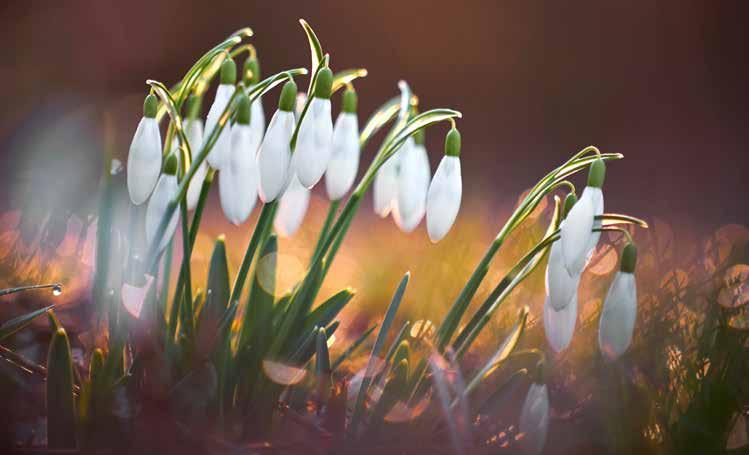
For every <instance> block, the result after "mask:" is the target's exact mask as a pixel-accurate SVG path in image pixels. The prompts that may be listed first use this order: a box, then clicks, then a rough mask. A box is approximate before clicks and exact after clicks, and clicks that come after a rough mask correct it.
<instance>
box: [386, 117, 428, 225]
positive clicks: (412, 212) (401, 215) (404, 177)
mask: <svg viewBox="0 0 749 455" xmlns="http://www.w3.org/2000/svg"><path fill="white" fill-rule="evenodd" d="M406 145H407V147H406V146H404V148H405V150H404V151H403V153H402V154H401V160H400V169H399V172H398V195H397V201H398V203H397V204H396V207H395V210H394V211H393V219H394V220H395V223H396V224H397V225H398V227H399V228H400V229H401V230H402V231H404V232H411V231H413V230H414V229H416V226H418V225H419V223H420V222H421V219H422V218H424V214H425V213H426V204H427V193H428V192H429V183H430V179H431V169H430V168H429V156H428V154H427V150H426V147H425V146H424V130H419V131H417V132H416V133H414V135H413V136H412V137H410V138H408V139H407V140H406Z"/></svg>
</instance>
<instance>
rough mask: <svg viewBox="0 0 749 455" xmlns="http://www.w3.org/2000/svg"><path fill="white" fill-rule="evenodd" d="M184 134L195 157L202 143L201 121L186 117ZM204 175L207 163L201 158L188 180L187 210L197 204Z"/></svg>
mask: <svg viewBox="0 0 749 455" xmlns="http://www.w3.org/2000/svg"><path fill="white" fill-rule="evenodd" d="M185 136H187V142H188V143H189V144H190V152H191V153H192V159H195V157H196V156H197V155H198V153H200V147H201V146H202V144H203V121H202V120H201V119H199V118H194V119H187V120H186V121H185ZM206 175H208V163H207V162H206V161H205V160H203V162H202V163H200V166H199V167H198V170H197V171H195V175H193V177H192V180H190V185H188V186H187V210H195V207H197V206H198V199H200V190H201V189H202V187H203V181H205V177H206Z"/></svg>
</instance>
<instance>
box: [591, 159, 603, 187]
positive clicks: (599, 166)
mask: <svg viewBox="0 0 749 455" xmlns="http://www.w3.org/2000/svg"><path fill="white" fill-rule="evenodd" d="M605 180H606V164H605V163H604V162H603V160H602V159H600V158H598V159H597V160H595V161H593V164H591V165H590V171H589V172H588V186H591V187H594V188H601V187H602V186H603V182H604V181H605Z"/></svg>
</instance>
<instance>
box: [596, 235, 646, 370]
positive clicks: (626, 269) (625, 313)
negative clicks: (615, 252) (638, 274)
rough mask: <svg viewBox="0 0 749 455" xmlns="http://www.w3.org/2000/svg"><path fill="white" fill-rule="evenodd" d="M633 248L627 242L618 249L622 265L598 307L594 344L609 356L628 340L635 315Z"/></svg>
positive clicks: (616, 354)
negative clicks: (596, 333)
mask: <svg viewBox="0 0 749 455" xmlns="http://www.w3.org/2000/svg"><path fill="white" fill-rule="evenodd" d="M636 254H637V253H636V250H635V249H634V246H633V245H631V244H629V245H627V246H626V247H625V248H624V251H622V265H621V270H619V271H618V272H617V273H616V275H615V276H614V281H613V282H612V283H611V287H610V288H609V291H608V294H606V299H605V300H604V302H603V309H602V310H601V320H600V322H599V325H598V346H599V347H600V349H601V353H602V354H603V355H604V356H605V357H606V358H607V359H609V360H615V359H617V358H618V357H619V356H621V355H622V354H623V353H624V352H625V351H626V350H627V348H628V347H629V344H630V343H631V342H632V332H633V331H634V328H635V320H636V318H637V285H636V282H635V275H634V264H635V262H636Z"/></svg>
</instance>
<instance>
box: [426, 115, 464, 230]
mask: <svg viewBox="0 0 749 455" xmlns="http://www.w3.org/2000/svg"><path fill="white" fill-rule="evenodd" d="M462 193H463V183H462V180H461V177H460V133H459V132H458V130H457V129H455V127H453V128H452V129H451V130H450V132H448V133H447V137H446V138H445V156H444V157H442V161H441V162H440V164H439V166H438V167H437V170H436V171H435V172H434V177H433V178H432V183H431V184H430V185H429V193H428V194H427V232H428V233H429V238H430V239H431V240H432V242H435V243H436V242H439V241H440V240H441V239H442V238H443V237H444V236H445V235H446V234H447V232H448V231H449V230H450V228H451V227H452V225H453V222H455V217H457V216H458V210H460V198H461V196H462Z"/></svg>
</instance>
